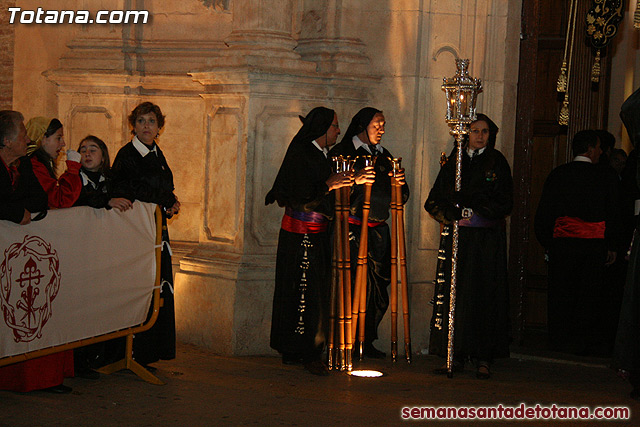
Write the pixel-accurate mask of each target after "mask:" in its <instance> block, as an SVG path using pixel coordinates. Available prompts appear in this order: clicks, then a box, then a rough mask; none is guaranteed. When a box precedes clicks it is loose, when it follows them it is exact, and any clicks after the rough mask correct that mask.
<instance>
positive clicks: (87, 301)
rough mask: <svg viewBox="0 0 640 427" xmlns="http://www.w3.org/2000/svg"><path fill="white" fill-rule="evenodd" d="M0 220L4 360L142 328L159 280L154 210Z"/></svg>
mask: <svg viewBox="0 0 640 427" xmlns="http://www.w3.org/2000/svg"><path fill="white" fill-rule="evenodd" d="M133 206H134V207H133V209H131V210H129V211H127V212H119V211H117V210H115V209H113V210H106V209H93V208H89V207H76V208H70V209H57V210H51V211H49V212H48V214H47V216H46V218H44V219H43V220H41V221H37V222H32V223H31V224H28V225H17V224H14V223H12V222H8V221H0V307H1V310H0V358H1V357H5V356H12V355H16V354H21V353H26V352H29V351H33V350H38V349H41V348H46V347H51V346H54V345H58V344H65V343H68V342H72V341H76V340H79V339H84V338H90V337H94V336H96V335H101V334H105V333H108V332H112V331H116V330H119V329H123V328H127V327H130V326H135V325H139V324H141V323H143V322H144V321H145V319H146V317H147V312H148V310H149V305H150V303H151V295H152V291H153V285H154V283H155V275H156V258H155V238H156V237H155V236H156V226H155V216H154V212H155V205H153V204H149V203H140V202H135V203H134V205H133Z"/></svg>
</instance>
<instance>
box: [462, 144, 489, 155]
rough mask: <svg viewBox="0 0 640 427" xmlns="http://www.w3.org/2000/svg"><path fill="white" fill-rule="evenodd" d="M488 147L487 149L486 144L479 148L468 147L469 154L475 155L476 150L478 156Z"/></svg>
mask: <svg viewBox="0 0 640 427" xmlns="http://www.w3.org/2000/svg"><path fill="white" fill-rule="evenodd" d="M486 149H487V146H486V145H485V146H484V147H482V148H478V149H477V150H472V149H471V148H469V147H467V155H468V156H469V157H473V152H474V151H475V152H476V156H477V155H478V154H482V153H484V150H486Z"/></svg>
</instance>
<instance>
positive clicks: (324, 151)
mask: <svg viewBox="0 0 640 427" xmlns="http://www.w3.org/2000/svg"><path fill="white" fill-rule="evenodd" d="M311 143H312V144H313V145H315V146H316V148H317V149H318V150H320V151H322V154H324V156H325V157H327V152H328V151H327V149H326V148H322V147H320V146H319V145H318V143H317V142H316V140H315V139H314V140H313V141H311Z"/></svg>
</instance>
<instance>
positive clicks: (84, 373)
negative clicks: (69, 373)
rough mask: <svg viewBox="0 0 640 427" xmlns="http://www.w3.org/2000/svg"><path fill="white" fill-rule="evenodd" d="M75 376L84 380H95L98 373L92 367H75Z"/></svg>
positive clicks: (97, 377)
mask: <svg viewBox="0 0 640 427" xmlns="http://www.w3.org/2000/svg"><path fill="white" fill-rule="evenodd" d="M75 376H76V377H78V378H84V379H85V380H97V379H99V378H100V374H99V373H98V372H96V371H94V370H93V369H76V372H75Z"/></svg>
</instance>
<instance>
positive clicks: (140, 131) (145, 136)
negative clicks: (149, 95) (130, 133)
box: [133, 113, 158, 145]
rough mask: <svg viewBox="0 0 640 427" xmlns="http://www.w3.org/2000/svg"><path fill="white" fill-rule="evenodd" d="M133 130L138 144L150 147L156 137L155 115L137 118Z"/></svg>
mask: <svg viewBox="0 0 640 427" xmlns="http://www.w3.org/2000/svg"><path fill="white" fill-rule="evenodd" d="M133 130H134V132H135V133H136V136H137V137H138V139H139V140H140V142H142V143H143V144H145V145H152V144H153V140H154V139H155V138H156V136H158V119H157V118H156V115H155V113H147V114H142V115H140V116H138V117H137V118H136V125H135V127H134V128H133Z"/></svg>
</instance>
